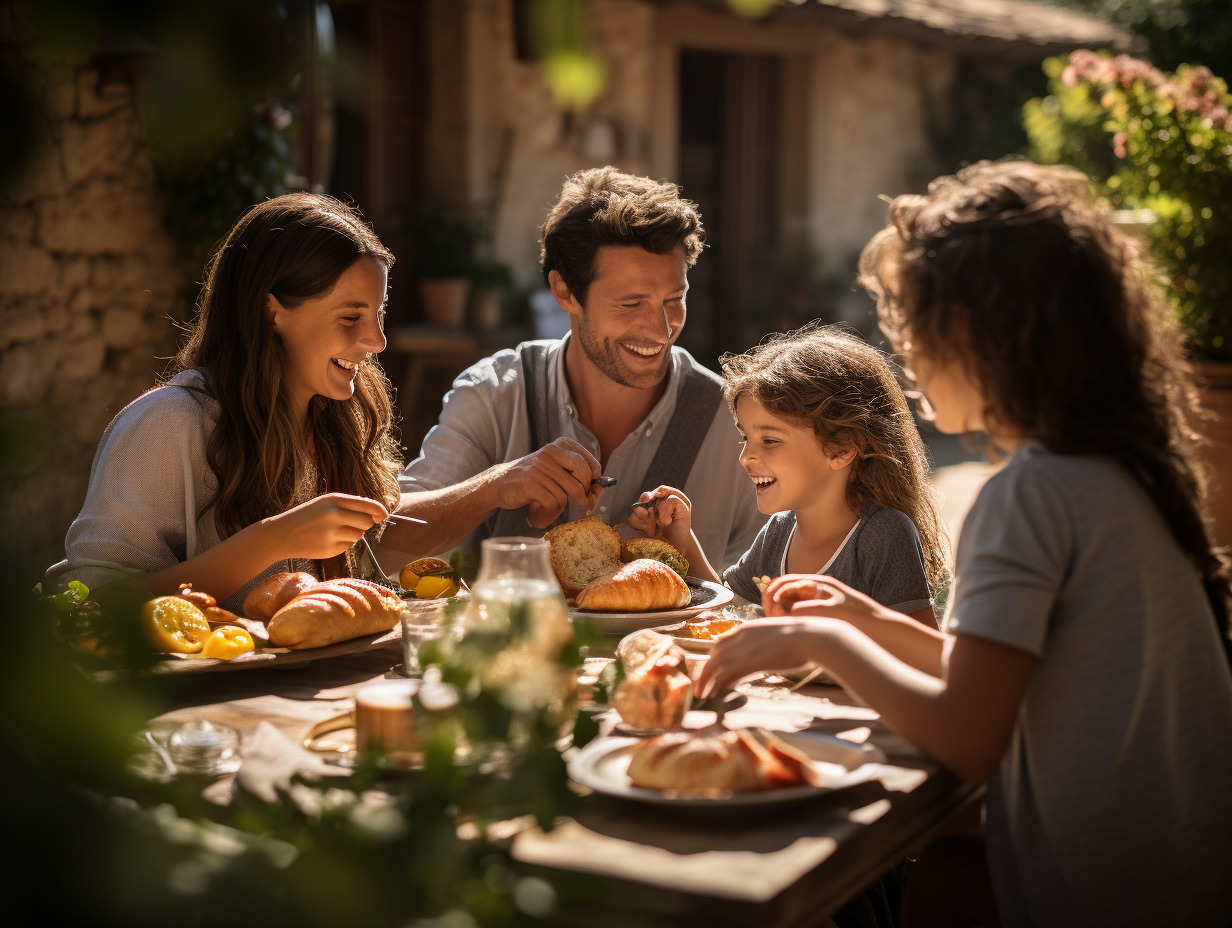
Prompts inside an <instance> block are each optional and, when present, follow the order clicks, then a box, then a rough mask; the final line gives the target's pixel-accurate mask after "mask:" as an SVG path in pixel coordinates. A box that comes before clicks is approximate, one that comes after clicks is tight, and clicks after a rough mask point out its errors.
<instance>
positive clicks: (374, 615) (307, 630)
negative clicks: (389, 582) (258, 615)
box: [269, 579, 402, 649]
mask: <svg viewBox="0 0 1232 928" xmlns="http://www.w3.org/2000/svg"><path fill="white" fill-rule="evenodd" d="M401 614H402V600H400V599H399V598H398V597H397V596H395V595H394V594H393V593H391V592H390V591H389V590H387V589H385V588H384V587H382V586H378V585H377V584H375V583H370V582H369V581H367V580H351V579H341V580H327V581H325V582H324V583H317V584H315V585H314V586H312V587H311V588H310V589H309V590H308V591H307V592H306V593H301V594H300V595H299V596H296V597H295V598H294V599H292V600H291V601H290V602H289V603H287V604H286V605H285V606H283V607H282V608H281V609H279V610H278V612H276V613H275V614H274V617H273V618H272V619H270V621H269V640H270V644H272V645H276V646H277V647H281V648H294V649H299V648H319V647H322V646H324V645H327V644H335V643H337V642H339V641H347V640H349V639H351V638H358V637H359V636H360V635H371V634H374V633H376V632H383V631H388V630H389V629H391V628H393V627H394V625H395V624H396V623H397V621H398V618H399V616H400V615H401Z"/></svg>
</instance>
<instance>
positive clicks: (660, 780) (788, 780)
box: [629, 725, 821, 795]
mask: <svg viewBox="0 0 1232 928" xmlns="http://www.w3.org/2000/svg"><path fill="white" fill-rule="evenodd" d="M629 779H630V781H631V782H632V783H633V785H634V786H640V787H642V788H643V789H659V790H671V791H673V792H680V793H692V794H700V795H708V794H709V795H715V794H721V793H726V792H746V791H749V790H758V789H776V788H779V787H784V786H803V785H806V784H808V785H812V786H818V785H820V782H821V781H820V778H819V777H818V774H817V771H816V770H815V769H814V767H813V765H812V762H811V761H810V760H809V758H808V756H807V755H806V754H804V753H803V752H801V751H798V750H797V749H795V748H793V747H792V746H791V745H789V744H787V743H786V742H784V741H783V740H782V739H780V738H778V737H776V736H775V735H773V734H771V733H770V732H768V731H764V730H761V729H750V728H743V729H737V730H731V729H727V728H723V727H722V726H719V725H713V726H711V727H710V728H705V729H701V730H700V731H676V732H668V733H667V734H663V735H658V736H657V737H654V738H651V739H649V740H647V741H645V742H643V743H642V744H641V745H640V746H639V747H638V749H637V751H636V753H635V754H634V755H633V758H632V760H631V761H630V763H629Z"/></svg>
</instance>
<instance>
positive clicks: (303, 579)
mask: <svg viewBox="0 0 1232 928" xmlns="http://www.w3.org/2000/svg"><path fill="white" fill-rule="evenodd" d="M316 585H317V578H316V577H314V576H313V575H312V574H306V573H303V572H297V573H288V572H286V571H285V570H284V571H281V572H279V573H276V574H270V575H269V576H268V577H266V578H265V579H264V580H262V581H261V582H260V583H258V584H257V585H256V586H254V587H253V588H252V590H251V592H249V594H248V595H247V596H245V597H244V615H246V616H248V617H249V618H251V619H269V618H272V617H273V615H274V613H275V612H277V611H278V610H279V609H281V608H282V607H283V606H285V605H286V604H287V603H289V602H290V601H291V600H293V599H294V598H295V597H296V596H298V595H299V594H300V593H306V592H307V591H308V590H309V588H311V587H314V586H316Z"/></svg>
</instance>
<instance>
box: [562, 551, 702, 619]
mask: <svg viewBox="0 0 1232 928" xmlns="http://www.w3.org/2000/svg"><path fill="white" fill-rule="evenodd" d="M688 604H689V585H688V584H687V583H685V582H684V580H683V579H681V577H680V574H678V573H676V571H674V570H672V569H671V568H670V567H668V566H667V565H666V564H664V563H663V562H662V561H655V560H651V559H650V558H644V557H640V558H638V559H637V560H634V561H630V562H629V563H628V564H622V565H621V566H620V567H619V568H618V569H617V570H614V571H612V572H611V573H607V574H604V575H603V576H601V577H596V578H595V579H594V580H591V581H590V583H588V584H586V586H585V587H583V588H582V591H581V592H580V593H578V594H577V607H578V608H579V609H595V610H598V611H608V612H649V611H651V610H654V609H677V608H679V607H681V606H687V605H688Z"/></svg>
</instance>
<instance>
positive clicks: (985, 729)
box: [698, 617, 1035, 782]
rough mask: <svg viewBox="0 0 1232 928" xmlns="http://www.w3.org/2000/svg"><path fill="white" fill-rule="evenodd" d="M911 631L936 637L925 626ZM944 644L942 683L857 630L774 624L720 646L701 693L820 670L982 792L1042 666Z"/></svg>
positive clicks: (968, 639) (806, 620)
mask: <svg viewBox="0 0 1232 928" xmlns="http://www.w3.org/2000/svg"><path fill="white" fill-rule="evenodd" d="M904 619H905V621H907V622H911V620H910V619H906V618H905V617H904ZM907 628H909V629H911V630H914V629H919V631H920V632H921V633H924V634H929V633H930V630H929V629H927V628H924V627H923V626H920V625H919V624H918V623H915V622H911V626H907ZM937 634H939V633H937ZM942 639H943V640H942V647H941V656H940V666H939V671H938V673H936V674H932V673H928V672H926V671H924V670H921V669H920V668H918V667H915V666H912V665H911V664H909V663H907V662H906V661H904V660H901V659H899V658H898V657H896V656H895V655H894V654H892V653H890V651H889V650H888V649H887V648H885V647H883V646H882V645H881V644H879V643H878V642H877V641H875V640H874V639H873V638H872V637H871V636H870V635H868V634H866V633H865V632H864V631H862V630H861V629H859V628H857V627H856V626H855V625H854V624H853V623H851V622H849V621H846V620H843V619H839V618H833V617H781V618H767V619H765V620H762V621H758V622H750V623H747V624H746V625H744V626H743V627H741V628H740V629H738V630H737V631H736V632H735V633H734V634H732V635H730V636H728V637H726V638H723V639H720V640H719V641H718V642H717V643H716V644H715V646H714V649H713V650H712V651H711V654H710V659H709V660H708V661H707V662H706V665H705V667H704V668H703V669H702V673H701V676H700V677H699V680H698V692H699V694H701V695H703V696H705V695H711V694H713V693H716V692H721V691H724V690H726V689H730V688H731V687H732V686H733V685H734V684H735V683H736V682H737V681H738V680H740V679H741V678H742V677H744V676H747V675H748V674H750V673H753V672H756V671H760V670H787V669H795V668H796V667H799V666H800V665H801V664H820V665H822V666H824V667H825V668H826V669H827V670H828V671H829V672H830V673H831V674H833V675H834V676H835V677H837V678H838V679H839V680H841V681H842V683H843V686H844V687H845V688H847V689H848V690H850V692H852V693H853V694H854V695H856V696H857V697H859V698H860V699H861V700H863V701H864V702H865V703H867V704H868V705H869V706H871V707H872V708H873V709H875V710H877V712H878V713H880V715H881V718H882V721H884V722H885V723H886V724H887V725H889V726H890V728H892V729H894V730H895V731H896V732H898V733H899V734H900V735H902V736H903V737H904V738H906V739H907V740H908V741H910V742H912V743H913V744H914V745H916V747H918V748H919V749H920V750H922V751H924V752H925V753H926V754H928V755H930V756H931V757H934V758H935V759H936V760H938V761H940V762H941V763H942V764H945V766H947V767H949V768H950V769H951V770H953V771H954V772H955V773H957V774H958V775H959V776H961V777H963V778H964V779H967V780H970V781H972V782H980V781H982V780H984V779H986V778H987V777H988V775H989V774H990V773H991V772H992V771H993V770H994V769H995V768H996V765H997V763H998V762H999V761H1000V759H1001V757H1002V755H1003V754H1004V753H1005V749H1006V747H1007V745H1008V744H1009V739H1010V735H1011V733H1012V732H1013V729H1014V723H1015V720H1016V719H1017V715H1018V707H1019V704H1020V702H1021V701H1022V694H1023V692H1024V691H1025V689H1026V686H1027V682H1028V679H1029V677H1030V673H1031V668H1032V666H1033V665H1034V660H1035V659H1034V656H1033V655H1031V654H1029V653H1027V652H1025V651H1020V650H1018V649H1016V648H1011V647H1008V646H1006V645H1002V644H998V643H996V642H993V641H989V640H986V639H982V638H978V637H975V636H973V635H954V636H942Z"/></svg>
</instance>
